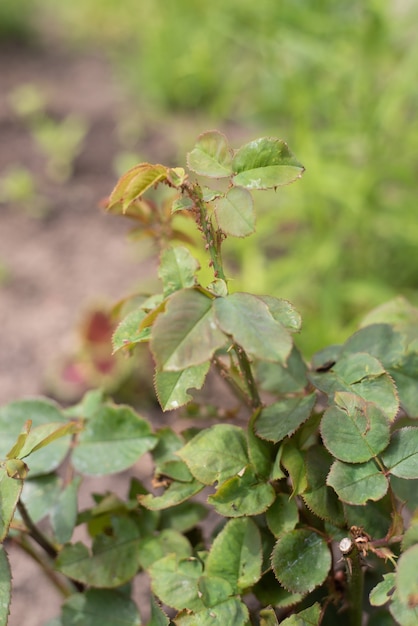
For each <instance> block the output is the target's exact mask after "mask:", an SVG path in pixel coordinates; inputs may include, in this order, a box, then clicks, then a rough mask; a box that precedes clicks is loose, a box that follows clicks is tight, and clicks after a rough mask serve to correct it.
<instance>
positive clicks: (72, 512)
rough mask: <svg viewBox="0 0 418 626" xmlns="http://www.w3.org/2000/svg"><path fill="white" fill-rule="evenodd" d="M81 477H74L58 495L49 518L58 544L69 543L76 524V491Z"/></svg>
mask: <svg viewBox="0 0 418 626" xmlns="http://www.w3.org/2000/svg"><path fill="white" fill-rule="evenodd" d="M80 484H81V476H76V477H75V478H74V479H73V480H72V481H71V482H70V483H69V484H68V485H67V486H66V487H65V489H63V490H62V491H61V493H60V494H59V496H58V498H57V500H56V502H55V506H54V507H53V509H52V511H51V513H50V518H51V525H52V528H53V531H54V535H55V538H56V540H57V541H58V542H59V543H65V542H67V541H70V539H71V537H72V534H73V530H74V527H75V525H76V522H77V512H78V500H77V495H78V489H79V487H80Z"/></svg>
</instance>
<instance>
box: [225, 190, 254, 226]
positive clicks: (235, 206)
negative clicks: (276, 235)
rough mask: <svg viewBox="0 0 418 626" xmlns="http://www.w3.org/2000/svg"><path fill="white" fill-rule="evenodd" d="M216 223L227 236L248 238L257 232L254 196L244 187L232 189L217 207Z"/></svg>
mask: <svg viewBox="0 0 418 626" xmlns="http://www.w3.org/2000/svg"><path fill="white" fill-rule="evenodd" d="M215 215H216V221H217V222H218V226H219V228H220V229H221V230H222V232H224V233H225V234H226V235H231V236H232V237H248V235H251V234H252V233H253V232H254V231H255V213H254V202H253V198H252V195H251V194H250V192H249V191H247V190H246V189H243V188H242V187H232V188H231V189H229V191H228V193H227V194H226V195H225V196H223V197H222V198H220V199H219V200H218V201H217V202H216V205H215Z"/></svg>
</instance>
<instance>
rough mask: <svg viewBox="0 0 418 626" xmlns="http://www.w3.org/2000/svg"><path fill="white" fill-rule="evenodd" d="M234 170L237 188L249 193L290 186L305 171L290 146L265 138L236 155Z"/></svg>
mask: <svg viewBox="0 0 418 626" xmlns="http://www.w3.org/2000/svg"><path fill="white" fill-rule="evenodd" d="M232 169H233V171H234V177H233V179H232V181H233V183H234V185H237V186H240V187H246V188H247V189H271V188H273V187H278V186H280V185H287V184H288V183H291V182H293V181H294V180H296V179H297V178H300V177H301V176H302V174H303V171H304V168H303V165H301V164H300V163H299V162H298V161H297V160H296V159H295V157H294V156H293V154H292V153H291V152H290V150H289V148H288V146H287V144H286V143H285V142H284V141H282V140H280V139H276V138H275V137H262V138H261V139H256V140H255V141H251V142H250V143H247V144H246V145H244V146H242V148H240V149H239V150H238V151H237V152H236V153H235V156H234V159H233V161H232Z"/></svg>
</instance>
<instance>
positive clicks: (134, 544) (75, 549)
mask: <svg viewBox="0 0 418 626" xmlns="http://www.w3.org/2000/svg"><path fill="white" fill-rule="evenodd" d="M139 540H140V531H139V530H138V527H137V525H136V524H135V522H134V521H132V520H131V519H129V518H127V517H125V518H123V517H118V518H114V519H113V522H112V532H111V533H110V534H100V535H97V536H96V537H95V538H94V541H93V547H92V552H91V553H90V551H89V550H88V548H87V547H86V546H85V545H84V544H82V543H81V542H77V543H75V544H73V545H65V546H64V548H63V549H62V551H61V552H60V554H59V556H58V558H57V561H56V568H57V569H58V571H60V572H61V573H62V574H64V575H65V576H68V577H69V578H72V579H73V580H78V581H79V582H82V583H84V584H87V585H91V586H93V587H109V588H110V587H119V586H120V585H123V584H124V583H126V582H128V581H129V580H131V578H133V577H134V576H135V574H136V572H137V570H138V567H139V560H138V549H139Z"/></svg>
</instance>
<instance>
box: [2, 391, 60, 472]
mask: <svg viewBox="0 0 418 626" xmlns="http://www.w3.org/2000/svg"><path fill="white" fill-rule="evenodd" d="M27 420H31V421H32V429H35V428H37V427H38V426H42V425H44V424H50V423H54V422H55V423H60V424H62V425H66V424H67V423H68V420H67V419H66V417H65V416H64V415H63V413H62V412H61V411H60V409H59V407H58V405H56V404H55V403H54V402H52V401H51V400H46V399H33V400H19V401H17V402H12V403H10V404H8V405H6V406H3V407H1V408H0V458H3V459H4V458H6V455H7V454H8V452H9V451H10V450H11V448H12V447H13V446H14V445H15V442H16V440H17V438H18V437H19V435H20V433H21V431H22V429H23V427H24V425H25V423H26V421H27ZM69 446H70V438H69V437H64V438H60V439H57V440H56V441H54V442H53V443H51V444H50V445H48V446H47V447H45V448H42V449H40V450H37V451H36V452H33V453H32V454H31V456H30V459H29V462H28V465H29V468H30V474H31V477H33V476H35V475H39V474H48V473H49V472H52V471H53V470H54V469H56V468H57V467H58V466H59V465H60V463H61V462H62V461H63V459H64V457H65V455H66V454H67V452H68V449H69Z"/></svg>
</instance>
